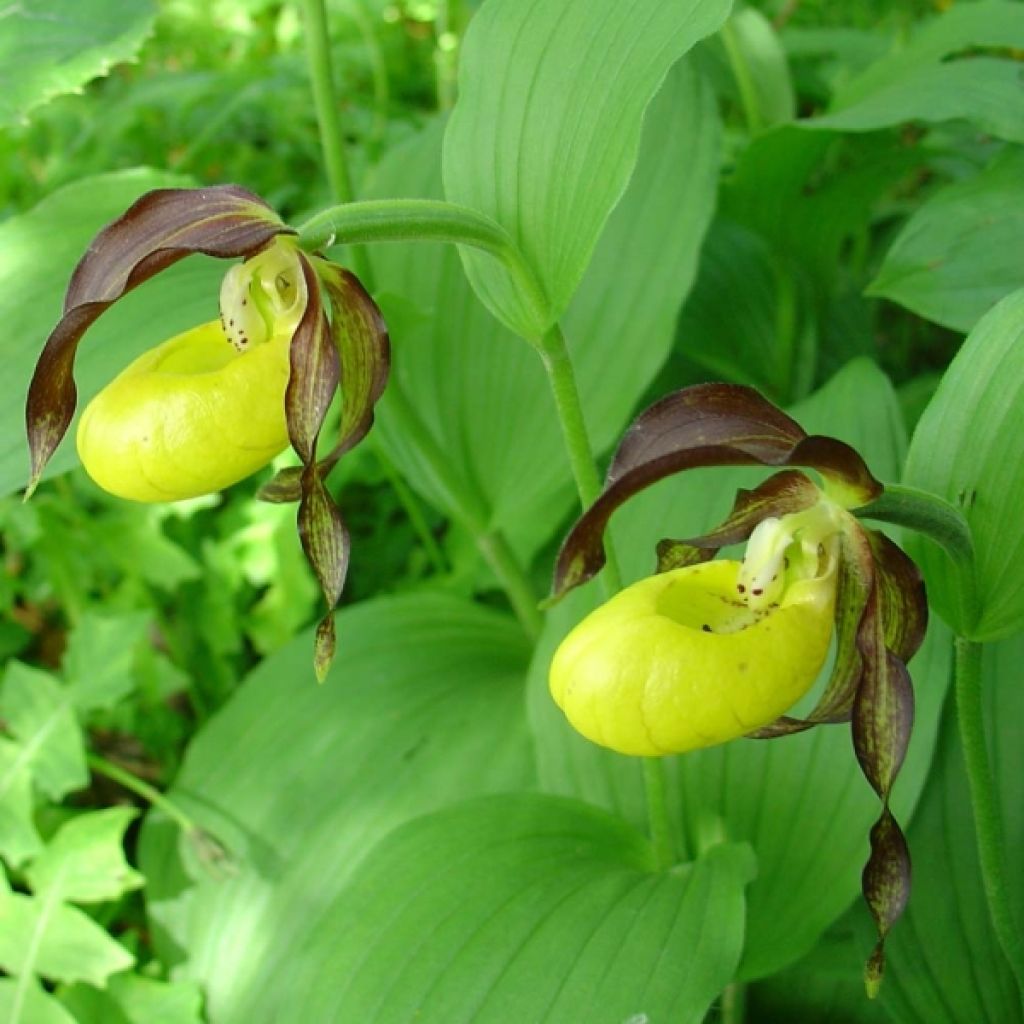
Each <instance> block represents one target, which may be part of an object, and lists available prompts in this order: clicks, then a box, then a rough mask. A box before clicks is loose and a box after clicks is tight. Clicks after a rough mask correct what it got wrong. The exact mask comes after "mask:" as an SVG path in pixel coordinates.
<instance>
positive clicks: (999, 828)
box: [955, 637, 1024, 999]
mask: <svg viewBox="0 0 1024 1024" xmlns="http://www.w3.org/2000/svg"><path fill="white" fill-rule="evenodd" d="M955 653H956V661H955V671H956V679H955V686H956V711H957V721H958V724H959V727H960V743H961V745H962V747H963V754H964V766H965V768H966V769H967V783H968V786H969V788H970V792H971V809H972V811H973V813H974V832H975V838H976V840H977V844H978V859H979V861H980V863H981V877H982V882H983V884H984V888H985V898H986V901H987V902H988V912H989V917H990V918H991V920H992V927H993V928H994V929H995V933H996V937H997V939H998V940H999V945H1000V947H1001V948H1002V951H1003V954H1004V955H1005V957H1006V959H1007V962H1008V963H1009V965H1010V969H1011V970H1012V971H1013V975H1014V977H1015V979H1016V981H1017V991H1018V995H1019V996H1021V997H1022V999H1024V942H1022V940H1021V934H1020V931H1019V928H1018V925H1017V922H1016V921H1015V920H1014V918H1013V910H1012V904H1011V902H1010V892H1009V886H1008V885H1007V880H1006V879H1007V875H1006V841H1005V834H1004V830H1003V815H1002V809H1001V808H1000V806H999V793H998V790H997V788H996V783H995V778H994V776H993V774H992V766H991V764H990V762H989V756H988V746H987V744H986V741H985V721H984V712H983V707H982V689H981V687H982V671H981V655H982V646H981V644H979V643H975V642H974V641H972V640H966V639H964V638H963V637H957V638H956V641H955Z"/></svg>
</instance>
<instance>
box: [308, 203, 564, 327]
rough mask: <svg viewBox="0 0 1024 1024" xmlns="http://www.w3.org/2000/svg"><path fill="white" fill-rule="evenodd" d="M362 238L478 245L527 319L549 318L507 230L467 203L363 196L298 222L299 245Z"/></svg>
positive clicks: (320, 245) (311, 247) (537, 285)
mask: <svg viewBox="0 0 1024 1024" xmlns="http://www.w3.org/2000/svg"><path fill="white" fill-rule="evenodd" d="M364 242H452V243H454V244H456V245H468V246H472V247H473V248H474V249H481V250H483V251H484V252H486V253H489V254H490V255H491V256H493V257H494V258H495V259H497V260H498V261H499V262H500V263H502V264H503V265H504V267H505V269H506V270H507V271H508V273H509V275H510V276H511V278H512V280H513V281H514V282H515V285H516V287H517V289H518V291H519V294H520V297H521V298H523V299H524V300H525V301H526V302H527V303H528V304H529V306H530V307H531V308H530V314H531V318H532V319H535V320H537V321H539V322H542V321H546V320H548V319H549V317H548V314H547V310H548V300H547V295H546V294H545V292H544V288H543V286H542V285H541V283H540V281H539V280H538V279H537V275H536V274H535V273H534V272H533V268H532V267H531V266H530V265H529V264H528V263H527V262H526V260H525V259H523V256H522V254H521V253H520V252H519V250H518V249H517V248H516V246H515V244H514V242H513V241H512V238H511V237H510V235H509V233H508V232H507V231H506V230H505V229H504V228H503V227H502V226H501V225H500V224H498V223H497V222H496V221H493V220H491V218H490V217H488V216H487V215H486V214H483V213H479V212H478V211H476V210H472V209H470V208H469V207H467V206H460V205H458V204H457V203H449V202H446V201H445V200H442V199H365V200H361V201H360V202H355V203H345V204H344V205H342V206H333V207H331V208H330V209H328V210H324V211H323V212H321V213H318V214H317V215H316V216H314V217H311V218H310V219H309V220H308V221H306V223H305V224H302V225H300V226H299V244H300V245H301V246H302V247H303V248H304V249H308V250H315V249H320V248H323V247H324V246H326V245H330V244H349V245H356V244H360V243H364ZM527 340H529V339H527Z"/></svg>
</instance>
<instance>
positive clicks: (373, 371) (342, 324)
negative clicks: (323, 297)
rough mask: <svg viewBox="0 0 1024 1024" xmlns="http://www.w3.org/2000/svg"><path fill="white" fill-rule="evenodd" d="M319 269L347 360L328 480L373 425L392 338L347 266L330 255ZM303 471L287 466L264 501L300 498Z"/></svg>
mask: <svg viewBox="0 0 1024 1024" xmlns="http://www.w3.org/2000/svg"><path fill="white" fill-rule="evenodd" d="M317 269H318V271H319V274H320V277H321V280H322V281H323V283H324V286H325V287H326V289H327V294H328V296H329V298H330V301H331V314H332V315H331V334H332V336H333V339H334V344H335V347H336V349H337V351H338V353H339V356H340V360H341V402H342V406H341V424H340V427H339V436H338V441H337V442H336V444H335V446H334V448H333V449H332V450H331V451H330V453H329V454H328V455H327V456H326V457H325V458H323V459H321V460H320V475H321V477H322V478H323V479H326V477H327V475H328V474H329V473H330V472H331V470H332V469H333V468H334V466H335V465H336V464H337V462H338V460H339V459H340V458H341V457H342V456H343V455H344V454H345V453H346V452H349V451H351V450H352V449H353V448H354V447H355V446H356V445H357V444H359V442H360V441H362V439H363V438H364V437H365V436H366V434H367V433H368V432H369V430H370V427H371V426H372V425H373V413H374V407H375V405H376V404H377V401H378V400H379V399H380V396H381V395H382V394H383V393H384V388H385V387H386V385H387V380H388V373H389V371H390V368H391V342H390V339H389V338H388V332H387V327H386V325H385V323H384V319H383V317H382V316H381V314H380V310H379V309H378V308H377V305H376V303H375V302H374V301H373V299H372V298H371V297H370V295H369V293H368V292H367V291H366V290H365V289H364V288H363V286H362V285H361V284H360V283H359V280H358V279H357V278H356V277H354V276H353V275H352V274H350V273H349V272H348V271H347V270H343V269H342V268H341V267H337V266H335V265H334V264H332V263H328V262H327V261H326V260H317ZM301 476H302V470H301V469H299V468H298V467H288V468H285V469H283V470H281V471H280V472H279V473H278V474H277V475H276V476H275V477H274V479H273V480H271V481H270V482H269V483H268V484H266V485H265V486H264V487H263V488H262V489H261V490H260V493H259V497H260V498H261V499H263V500H264V501H271V502H287V501H297V500H298V499H299V497H300V496H301V493H302V484H301Z"/></svg>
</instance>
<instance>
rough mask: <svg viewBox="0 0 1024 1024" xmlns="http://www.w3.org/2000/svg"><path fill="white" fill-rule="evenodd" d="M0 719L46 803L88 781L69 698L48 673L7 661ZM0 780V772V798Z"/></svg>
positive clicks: (1, 780)
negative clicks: (4, 723)
mask: <svg viewBox="0 0 1024 1024" xmlns="http://www.w3.org/2000/svg"><path fill="white" fill-rule="evenodd" d="M0 717H2V718H3V719H5V720H6V722H7V726H8V729H9V731H10V733H11V735H12V736H13V737H14V738H15V739H16V740H17V741H18V744H19V749H20V754H19V758H18V760H19V761H20V762H21V763H22V764H23V765H24V766H25V767H26V768H27V769H28V771H29V773H30V774H31V776H32V779H33V781H34V782H35V784H36V786H37V787H38V788H39V789H40V790H41V791H42V792H43V793H45V794H46V795H47V796H48V797H49V798H50V799H51V800H60V799H61V797H63V796H64V795H65V794H67V793H70V792H72V791H73V790H76V789H81V788H82V787H83V786H85V784H86V783H87V782H88V781H89V773H88V771H87V770H86V767H85V746H84V743H83V740H82V730H81V727H80V726H79V724H78V719H77V718H76V717H75V709H74V707H73V706H72V703H71V695H70V693H69V692H68V689H67V687H65V686H62V685H61V684H60V682H58V681H57V680H56V679H55V678H54V677H53V676H51V675H50V674H49V673H48V672H42V671H40V670H39V669H37V668H30V667H29V666H28V665H23V664H21V663H20V662H17V661H12V662H11V663H10V665H8V666H7V672H6V673H5V674H4V680H3V688H2V689H0ZM9 770H11V771H14V770H20V769H13V768H11V769H9ZM4 780H5V773H4V771H3V770H2V769H0V794H2V792H3V790H4ZM2 800H3V797H2V795H0V802H2Z"/></svg>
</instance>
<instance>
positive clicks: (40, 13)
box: [0, 0, 156, 124]
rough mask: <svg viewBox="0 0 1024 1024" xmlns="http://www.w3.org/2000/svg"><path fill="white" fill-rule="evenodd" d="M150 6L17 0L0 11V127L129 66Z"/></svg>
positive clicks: (122, 1)
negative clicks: (124, 64)
mask: <svg viewBox="0 0 1024 1024" xmlns="http://www.w3.org/2000/svg"><path fill="white" fill-rule="evenodd" d="M155 17H156V5H155V4H154V3H152V2H151V0H19V2H18V3H15V4H10V5H8V7H7V8H6V9H4V10H3V11H0V124H12V123H16V122H18V121H20V120H23V119H24V117H25V115H26V114H28V113H29V112H30V111H31V110H33V109H34V108H35V107H38V106H40V105H41V104H43V103H45V102H46V101H47V100H50V99H53V98H54V97H55V96H60V95H62V94H63V93H68V92H76V91H80V90H81V88H82V86H83V85H85V84H86V83H87V82H89V81H91V80H92V79H94V78H98V77H100V76H101V75H106V74H108V73H109V72H110V69H111V68H112V67H113V66H114V65H115V64H119V63H121V62H122V61H127V60H132V59H133V58H134V57H135V56H136V54H137V53H138V52H139V49H140V48H141V46H142V44H143V42H144V41H145V40H146V38H147V37H148V36H149V34H150V32H152V30H153V21H154V19H155Z"/></svg>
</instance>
